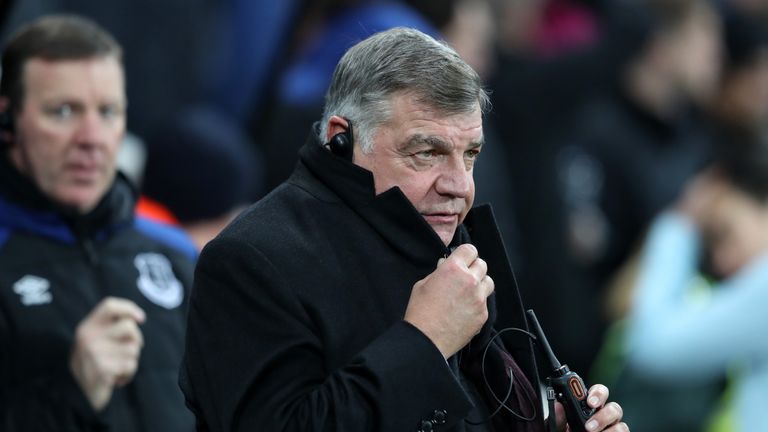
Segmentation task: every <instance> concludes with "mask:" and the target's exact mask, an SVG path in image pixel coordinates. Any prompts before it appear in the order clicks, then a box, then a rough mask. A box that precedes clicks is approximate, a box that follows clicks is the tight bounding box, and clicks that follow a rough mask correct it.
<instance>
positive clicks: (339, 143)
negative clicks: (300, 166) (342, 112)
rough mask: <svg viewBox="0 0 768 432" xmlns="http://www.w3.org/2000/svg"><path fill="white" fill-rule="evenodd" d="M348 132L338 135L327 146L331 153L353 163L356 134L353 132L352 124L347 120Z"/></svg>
mask: <svg viewBox="0 0 768 432" xmlns="http://www.w3.org/2000/svg"><path fill="white" fill-rule="evenodd" d="M347 124H348V125H349V126H348V127H347V130H345V131H344V132H340V133H337V134H336V135H334V136H333V137H332V138H331V140H330V141H328V143H327V144H326V146H327V147H328V149H329V150H330V151H331V153H333V154H335V155H336V156H339V157H341V158H344V159H346V160H348V161H350V162H351V161H352V153H353V149H354V142H355V141H354V138H353V137H354V134H353V132H352V123H351V122H349V120H347Z"/></svg>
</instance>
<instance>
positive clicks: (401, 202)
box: [299, 134, 468, 267]
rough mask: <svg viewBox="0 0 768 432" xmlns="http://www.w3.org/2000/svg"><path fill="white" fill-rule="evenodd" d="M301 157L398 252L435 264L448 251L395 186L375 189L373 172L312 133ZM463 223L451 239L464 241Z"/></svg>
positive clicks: (315, 174)
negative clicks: (324, 146)
mask: <svg viewBox="0 0 768 432" xmlns="http://www.w3.org/2000/svg"><path fill="white" fill-rule="evenodd" d="M299 156H300V161H301V164H303V166H305V167H306V168H307V170H308V171H309V172H310V173H311V174H312V175H313V176H314V177H315V178H316V179H318V180H319V181H320V182H321V183H322V184H323V185H324V186H326V187H327V188H328V189H330V190H331V191H332V192H333V193H334V194H335V195H336V196H338V197H339V198H340V199H341V201H342V202H344V203H345V204H346V205H347V206H349V207H350V208H351V209H352V210H353V211H354V212H355V213H357V214H358V215H360V217H362V218H363V219H364V220H366V221H367V222H368V223H369V224H370V225H371V226H372V227H373V228H374V230H376V231H377V232H378V233H379V234H381V236H382V237H383V238H384V239H386V241H387V242H389V243H390V244H391V246H392V247H393V248H394V249H396V250H397V251H398V252H399V253H400V254H402V255H404V256H406V257H408V258H409V259H410V260H412V261H413V262H415V263H417V264H419V265H425V266H431V267H434V266H435V264H436V262H437V260H438V259H439V258H441V257H443V256H446V255H448V254H449V253H450V249H449V248H447V247H446V246H445V245H444V244H443V242H442V240H441V239H440V237H439V236H438V235H437V233H436V232H435V231H434V230H433V229H432V227H431V226H430V225H429V223H427V221H426V220H425V219H424V217H423V216H422V215H421V214H419V212H418V211H417V210H416V208H415V207H414V206H413V204H411V202H410V201H409V200H408V198H406V196H405V194H403V192H402V191H401V190H400V188H398V187H393V188H391V189H389V190H387V191H384V192H382V193H381V194H379V195H376V193H375V187H374V181H373V174H372V173H371V172H370V171H368V170H366V169H364V168H362V167H359V166H357V165H355V164H353V163H352V162H350V161H347V160H346V159H343V158H341V157H338V156H336V155H334V154H333V153H331V152H330V151H328V150H326V149H325V148H323V146H322V145H321V144H320V143H319V142H318V140H317V138H316V137H315V135H314V134H311V135H310V137H309V139H307V142H306V144H305V145H304V147H302V148H301V150H300V151H299ZM467 241H468V238H467V236H466V232H465V230H464V229H463V227H460V228H459V230H457V234H456V235H455V236H454V240H453V242H452V243H451V245H452V246H453V245H454V244H456V245H458V244H461V243H466V242H467Z"/></svg>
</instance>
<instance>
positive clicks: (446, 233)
mask: <svg viewBox="0 0 768 432" xmlns="http://www.w3.org/2000/svg"><path fill="white" fill-rule="evenodd" d="M432 229H434V230H435V232H436V233H437V235H438V236H439V237H440V240H442V241H443V244H444V245H446V246H448V245H449V244H451V241H452V240H453V235H454V234H455V233H456V226H455V225H453V226H445V225H440V226H432Z"/></svg>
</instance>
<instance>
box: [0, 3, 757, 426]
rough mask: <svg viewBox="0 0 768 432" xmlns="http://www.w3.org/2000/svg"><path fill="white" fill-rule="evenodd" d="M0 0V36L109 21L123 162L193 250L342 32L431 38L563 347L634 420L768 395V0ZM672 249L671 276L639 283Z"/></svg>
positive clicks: (328, 63) (723, 415)
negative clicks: (750, 385) (68, 16)
mask: <svg viewBox="0 0 768 432" xmlns="http://www.w3.org/2000/svg"><path fill="white" fill-rule="evenodd" d="M2 12H3V21H2V29H1V30H2V36H3V39H6V38H7V37H8V35H9V33H11V32H12V31H13V30H14V29H15V28H16V27H17V26H18V25H20V24H21V23H24V22H27V21H29V20H31V19H32V18H35V17H37V16H39V15H42V14H47V13H53V12H72V13H77V14H81V15H84V16H87V17H90V18H92V19H94V20H95V21H96V22H98V23H99V24H101V25H103V26H104V27H105V28H106V29H107V30H109V31H110V32H111V33H113V34H114V35H115V36H116V38H117V39H118V40H119V42H120V43H121V44H122V45H123V47H124V49H125V68H126V73H127V82H128V89H127V92H128V100H129V105H128V129H129V131H130V133H129V135H128V136H127V137H126V139H125V142H124V146H123V150H122V154H121V158H120V160H121V166H122V169H123V171H125V172H126V173H127V174H128V175H129V176H130V177H131V178H132V179H133V180H134V181H135V182H136V184H137V185H138V186H139V187H140V190H141V192H142V194H143V196H144V200H143V202H142V205H141V207H140V210H139V211H142V212H145V213H147V214H152V215H154V217H156V218H161V219H163V220H165V221H167V222H168V223H172V224H178V225H180V226H182V227H183V228H185V229H187V230H188V232H189V233H190V235H191V236H192V237H193V238H194V239H195V240H196V241H197V244H198V245H199V246H200V247H202V245H204V244H205V242H206V241H207V240H208V239H210V238H211V237H212V236H214V235H215V234H216V233H217V232H218V230H220V229H221V228H222V227H223V226H224V225H226V223H228V222H229V221H230V220H231V218H232V217H234V215H236V214H237V213H238V212H239V211H240V210H242V209H243V208H244V206H246V205H248V204H249V203H251V202H254V201H256V200H257V199H259V198H260V197H262V196H264V195H265V194H267V193H269V191H270V190H271V189H273V188H274V187H275V186H277V185H278V184H279V183H280V182H282V181H283V180H285V179H287V178H288V176H289V175H290V173H291V171H292V169H293V165H294V164H295V162H296V160H297V151H298V149H299V147H300V146H301V145H303V143H304V142H305V140H306V137H307V136H308V135H309V133H310V129H311V125H312V123H313V122H314V121H317V120H319V118H320V115H321V111H322V106H323V97H324V95H325V90H326V87H327V84H328V82H329V80H330V77H331V74H332V72H333V67H334V66H335V64H336V63H337V61H338V60H339V58H340V57H341V55H342V54H343V53H344V51H345V50H346V49H347V48H348V47H350V46H351V45H353V44H354V43H356V42H357V41H359V40H361V39H363V38H365V37H366V36H368V35H370V34H372V33H374V32H376V31H379V30H384V29H387V28H391V27H395V26H408V27H414V28H418V29H420V30H422V31H424V32H426V33H429V34H431V35H434V36H436V37H439V38H442V39H444V40H445V41H447V42H448V43H449V44H450V45H452V46H453V47H454V48H456V50H457V51H458V52H459V53H460V54H461V55H462V56H463V57H464V58H465V59H466V60H467V62H469V63H470V64H471V65H472V66H473V67H474V68H475V70H477V71H478V73H479V74H480V75H481V76H482V77H483V78H484V80H485V81H486V83H487V87H488V89H489V90H490V91H491V98H492V103H493V110H492V111H491V113H490V114H489V115H488V116H487V117H486V119H485V139H486V145H485V146H484V148H483V155H482V157H481V158H480V159H479V161H478V164H477V166H476V170H475V179H476V183H477V199H476V202H478V203H481V202H491V203H492V204H493V206H494V209H495V213H496V217H497V219H498V221H499V223H500V225H501V227H502V230H503V236H504V238H505V241H506V246H507V249H508V251H509V253H510V256H511V259H512V261H513V265H514V268H515V269H516V272H517V278H518V283H519V285H520V290H521V292H522V295H523V297H524V302H525V303H526V304H527V305H528V306H529V307H531V308H533V309H535V310H536V312H537V314H538V315H539V318H540V319H541V321H542V323H543V325H544V327H545V329H546V330H547V332H548V335H549V339H550V342H551V343H552V345H553V347H554V349H555V351H556V353H557V354H558V356H559V357H561V360H562V361H563V362H565V363H568V364H569V365H570V366H571V368H572V369H575V370H577V371H579V372H580V373H581V374H582V375H583V376H585V377H588V381H590V382H602V383H604V384H606V385H608V386H609V387H610V388H611V389H612V391H613V395H612V396H614V397H615V399H616V400H617V401H618V402H619V403H621V405H622V406H623V407H624V409H625V411H626V413H625V419H626V421H627V423H628V424H630V425H631V426H632V430H633V431H640V432H643V431H656V432H658V431H664V430H675V431H688V430H690V431H698V430H708V431H715V430H721V431H727V430H734V429H732V426H729V424H730V423H729V422H730V421H731V420H730V419H731V418H732V416H734V415H736V414H735V412H736V411H738V410H740V409H747V408H745V404H746V406H749V403H750V401H751V403H753V404H754V403H756V402H761V403H762V406H763V407H764V406H766V403H768V397H766V396H765V392H762V395H759V394H758V392H755V393H749V392H748V391H746V390H745V386H747V384H746V383H747V382H748V381H756V382H758V383H762V384H763V385H762V387H761V388H763V389H764V388H766V385H768V347H767V346H766V344H768V342H766V340H768V338H765V337H761V336H760V332H761V331H763V330H764V329H768V318H766V317H767V316H768V314H760V313H759V311H760V310H761V309H755V308H762V309H764V308H766V307H768V275H766V276H765V277H763V278H762V279H761V273H760V272H757V273H758V275H757V276H754V277H751V278H750V277H742V276H744V274H745V273H749V272H750V271H751V272H752V273H749V274H750V275H751V274H754V273H755V271H754V268H755V267H757V266H759V264H760V260H761V258H762V255H763V254H765V253H766V252H768V1H765V0H719V1H714V0H713V1H708V0H442V1H434V0H411V1H405V0H404V1H365V0H358V1H355V0H346V1H345V0H335V1H334V0H326V1H322V0H317V1H308V0H281V1H263V0H130V1H128V0H111V1H90V0H16V1H8V0H6V1H5V2H3V3H2ZM702 190H704V192H702ZM750 212H752V213H750ZM761 212H764V214H763V213H761ZM670 218H671V219H675V222H674V223H672V225H670ZM749 218H751V219H749ZM675 223H678V225H675ZM670 226H672V227H671V228H670ZM680 226H682V228H680V230H682V231H684V232H686V233H688V234H686V235H688V237H686V238H692V239H693V240H691V242H687V243H686V242H683V243H684V244H683V245H682V246H681V241H676V239H677V240H679V238H680V235H682V234H680V235H678V234H679V233H678V231H675V230H676V229H677V228H676V227H680ZM747 228H748V229H747ZM649 229H650V235H649V234H648V233H649ZM686 230H687V231H686ZM646 239H648V242H646ZM667 241H668V243H667ZM676 247H680V248H681V249H680V250H678V249H675V248H676ZM665 253H666V254H667V255H669V256H668V258H667V259H664V260H661V261H662V262H659V261H660V260H659V257H660V256H666V255H665ZM677 261H681V262H679V263H678V262H677ZM659 265H662V266H667V267H664V269H663V270H659V268H658V266H659ZM766 265H768V264H766ZM670 266H672V267H673V268H674V269H678V270H679V272H678V273H680V275H679V277H678V278H677V279H675V280H672V281H668V280H665V279H664V278H656V279H654V278H653V277H654V275H657V274H662V275H669V274H672V273H674V271H672V270H669V267H670ZM764 266H765V265H763V267H764ZM763 272H764V273H768V272H765V271H763ZM675 274H676V273H675ZM747 276H749V275H747ZM649 280H652V281H653V282H652V283H651V282H648V281H649ZM744 280H746V282H744ZM733 281H735V282H734V283H731V282H733ZM647 285H648V286H650V288H649V287H647ZM744 285H747V286H746V287H744ZM755 286H758V288H755ZM497 289H500V290H503V289H504V287H497ZM742 293H744V294H743V295H742ZM654 296H655V297H654ZM750 296H751V297H750ZM672 297H674V298H675V299H677V298H679V299H681V300H680V303H674V304H673V303H669V301H672V300H671V299H672ZM733 297H738V298H741V300H740V301H738V300H733ZM665 301H666V303H664V302H665ZM662 303H663V306H662ZM670 305H671V306H670ZM694 305H695V306H694ZM722 305H730V307H731V308H730V309H728V308H727V307H725V306H722ZM750 305H751V307H752V309H751V310H750V311H747V310H742V309H738V307H737V306H739V307H749V306H750ZM717 307H721V309H717ZM644 308H645V309H644ZM715 311H718V312H717V313H719V314H721V315H722V317H721V316H720V315H717V316H715V315H716V314H715ZM683 312H684V313H683ZM678 315H679V316H680V319H681V320H683V321H680V322H676V321H675V319H676V317H678ZM683 315H684V316H683ZM718 319H722V321H717V320H718ZM708 320H715V321H708ZM501 321H502V322H501V324H503V318H501ZM649 322H650V323H649ZM708 322H709V323H710V325H705V324H706V323H708ZM712 322H715V323H716V324H717V326H716V327H715V326H713V325H711V323H712ZM735 322H736V323H740V324H741V327H739V326H738V324H734V323H735ZM653 323H656V324H658V325H656V327H659V325H661V324H660V323H663V325H661V329H654V328H653V327H654V326H653V325H652V324H653ZM723 326H730V327H727V328H729V329H731V330H730V331H729V332H725V334H722V335H720V336H721V337H722V338H723V341H729V343H725V342H723V341H720V340H719V339H718V337H720V336H718V335H719V334H720V333H721V332H718V331H717V329H722V328H723ZM704 327H706V328H709V327H712V328H714V330H712V331H711V332H709V333H704V334H703V335H702V333H701V332H702V331H704V330H702V328H704ZM670 328H672V329H677V330H678V331H676V332H672V333H671V334H672V336H669V338H671V339H670V340H668V341H667V340H665V341H664V342H663V343H662V342H659V344H660V345H658V346H655V347H654V350H650V351H648V350H647V347H648V346H649V345H654V341H655V340H656V339H655V336H654V337H651V336H649V335H655V334H656V333H653V332H654V331H657V330H658V331H659V332H660V333H658V334H660V335H663V334H666V333H664V332H665V331H668V330H669V329H670ZM692 329H699V330H700V331H699V332H698V333H694V332H693V330H692ZM689 331H690V332H689ZM736 334H738V335H739V337H738V338H735V339H737V342H733V339H734V337H735V336H734V335H736ZM659 337H660V336H659ZM676 337H677V338H679V339H674V338H676ZM691 341H693V342H691ZM697 341H698V342H697ZM683 342H690V346H689V345H686V344H685V343H683ZM731 342H733V343H731ZM696 343H698V345H696ZM739 343H741V345H739ZM664 344H666V345H664ZM665 346H669V347H670V348H669V350H668V351H664V348H663V347H665ZM659 347H661V348H659ZM675 347H678V348H679V349H677V351H675V350H674V349H673V348H675ZM680 347H688V349H683V348H680ZM710 355H711V357H712V358H711V359H710V360H711V361H710V360H707V358H708V357H707V356H710ZM654 356H657V357H654ZM670 356H671V358H672V359H673V360H669V358H670ZM703 357H704V358H703ZM657 359H667V360H668V361H667V360H658V361H657ZM696 364H706V365H707V366H706V367H704V366H702V367H700V368H688V367H687V366H686V365H696ZM664 365H669V368H666V367H665V366H664ZM692 370H695V371H697V372H696V373H694V372H693V371H692ZM752 397H756V398H758V399H759V400H758V401H753V400H749V401H748V400H745V399H748V398H752ZM753 406H760V405H759V404H758V405H753ZM671 407H673V408H674V409H670V408H671ZM662 424H664V425H666V426H660V425H662ZM745 430H746V429H745Z"/></svg>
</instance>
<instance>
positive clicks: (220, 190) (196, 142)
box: [142, 107, 264, 249]
mask: <svg viewBox="0 0 768 432" xmlns="http://www.w3.org/2000/svg"><path fill="white" fill-rule="evenodd" d="M149 148H150V152H149V155H148V163H147V168H146V172H145V176H144V183H143V187H142V190H143V191H144V193H145V195H146V196H147V197H148V198H150V199H151V200H153V201H155V202H156V203H159V204H162V205H163V206H165V207H166V208H167V209H168V210H169V211H170V214H171V215H173V218H172V219H171V220H176V221H178V223H179V225H180V226H181V227H183V228H184V229H185V230H186V231H187V233H188V234H189V235H190V236H191V237H192V239H193V240H194V241H195V243H196V244H197V246H198V248H200V249H202V247H203V246H204V245H205V243H207V242H208V241H209V240H211V239H212V238H213V237H215V236H216V234H218V233H219V231H221V229H222V228H224V227H225V226H226V225H227V223H229V222H230V221H231V220H232V219H233V218H234V217H235V216H236V215H237V213H239V212H240V210H242V209H243V208H244V207H245V205H246V204H249V203H250V202H251V201H252V200H253V198H254V197H255V196H259V195H261V194H262V192H263V173H264V164H263V162H262V159H261V156H260V154H259V153H258V152H257V149H256V146H255V145H254V144H253V143H252V141H251V140H250V139H249V138H248V137H247V136H246V135H245V133H244V132H243V131H242V130H241V129H240V127H239V126H238V124H237V123H236V121H235V120H234V119H232V118H231V117H229V116H228V115H227V114H224V113H223V112H221V111H218V110H215V109H213V108H206V107H198V108H190V109H188V110H185V111H184V112H182V113H181V114H179V116H178V118H177V119H176V120H175V121H173V122H172V123H171V124H170V125H169V126H168V127H166V128H165V129H164V130H162V131H160V132H159V133H158V134H157V135H156V136H155V137H153V138H152V142H151V145H150V146H149ZM145 205H146V203H145Z"/></svg>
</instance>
